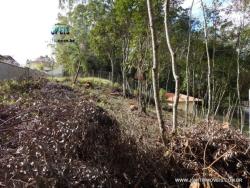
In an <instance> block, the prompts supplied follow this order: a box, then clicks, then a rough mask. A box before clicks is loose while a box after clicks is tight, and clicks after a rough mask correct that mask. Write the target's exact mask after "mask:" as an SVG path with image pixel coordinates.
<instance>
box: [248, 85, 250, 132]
mask: <svg viewBox="0 0 250 188" xmlns="http://www.w3.org/2000/svg"><path fill="white" fill-rule="evenodd" d="M248 96H249V100H248V121H249V130H248V131H249V137H250V89H249V93H248Z"/></svg>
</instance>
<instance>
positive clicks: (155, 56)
mask: <svg viewBox="0 0 250 188" xmlns="http://www.w3.org/2000/svg"><path fill="white" fill-rule="evenodd" d="M147 7H148V17H149V27H150V31H151V39H152V54H153V67H152V82H153V90H154V99H155V109H156V114H157V118H158V123H159V129H160V131H161V133H162V139H163V141H164V143H166V140H165V133H166V128H165V125H164V121H163V118H162V109H161V104H160V97H159V79H158V47H157V44H156V42H157V37H156V31H155V25H154V20H153V16H152V14H153V13H152V2H151V0H147Z"/></svg>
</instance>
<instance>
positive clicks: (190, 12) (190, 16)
mask: <svg viewBox="0 0 250 188" xmlns="http://www.w3.org/2000/svg"><path fill="white" fill-rule="evenodd" d="M193 5H194V0H192V4H191V6H190V10H189V23H188V27H189V28H188V47H187V48H188V49H187V56H186V82H187V87H186V92H187V98H186V112H185V113H186V114H185V124H186V125H188V114H189V87H190V86H189V84H190V81H189V80H190V79H189V77H190V70H189V56H190V45H191V29H192V28H191V27H192V25H191V23H192V10H193Z"/></svg>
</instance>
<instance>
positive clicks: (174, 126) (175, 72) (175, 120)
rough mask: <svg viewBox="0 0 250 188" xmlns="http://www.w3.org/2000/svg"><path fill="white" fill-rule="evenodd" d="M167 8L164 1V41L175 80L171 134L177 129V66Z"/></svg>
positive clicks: (167, 2) (167, 1) (167, 4)
mask: <svg viewBox="0 0 250 188" xmlns="http://www.w3.org/2000/svg"><path fill="white" fill-rule="evenodd" d="M169 8H170V2H169V0H165V4H164V13H165V16H164V24H165V33H166V39H167V45H168V50H169V52H170V55H171V62H172V72H173V76H174V79H175V98H174V104H173V127H172V132H175V131H176V127H177V124H178V122H177V112H178V111H177V107H178V100H179V92H180V91H179V76H178V74H177V65H176V61H175V53H174V51H173V48H172V45H171V42H170V37H169V27H168V15H169Z"/></svg>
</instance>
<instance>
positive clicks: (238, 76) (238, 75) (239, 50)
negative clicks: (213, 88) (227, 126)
mask: <svg viewBox="0 0 250 188" xmlns="http://www.w3.org/2000/svg"><path fill="white" fill-rule="evenodd" d="M240 42H241V31H239V33H238V39H237V97H238V110H239V112H240V125H241V126H240V127H241V129H240V130H241V133H242V132H243V127H244V120H243V111H242V108H241V96H240V52H241V44H240Z"/></svg>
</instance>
